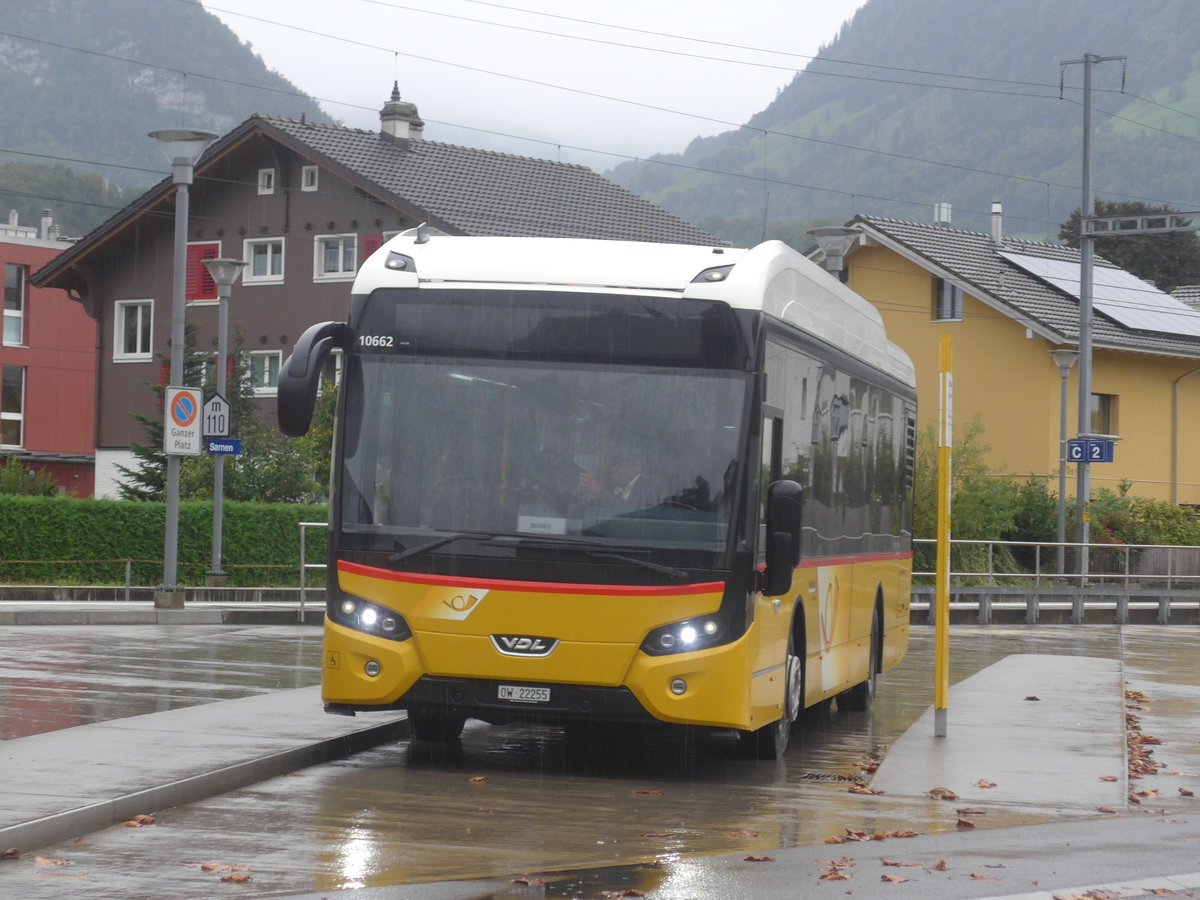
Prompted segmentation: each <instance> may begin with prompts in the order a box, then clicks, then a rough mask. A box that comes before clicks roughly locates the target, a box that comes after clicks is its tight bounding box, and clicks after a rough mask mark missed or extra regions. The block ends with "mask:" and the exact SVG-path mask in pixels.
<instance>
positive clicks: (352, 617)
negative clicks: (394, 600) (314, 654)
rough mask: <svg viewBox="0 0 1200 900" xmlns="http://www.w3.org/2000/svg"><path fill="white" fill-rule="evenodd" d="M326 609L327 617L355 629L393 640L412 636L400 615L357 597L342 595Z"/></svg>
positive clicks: (406, 638) (403, 639)
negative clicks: (327, 610)
mask: <svg viewBox="0 0 1200 900" xmlns="http://www.w3.org/2000/svg"><path fill="white" fill-rule="evenodd" d="M328 609H329V612H328V615H329V618H331V619H332V620H333V621H335V622H337V623H338V624H339V625H345V626H346V627H347V628H353V629H354V630H355V631H362V632H365V633H366V634H377V635H379V636H380V637H385V638H390V639H391V640H393V641H406V640H408V639H409V638H410V637H412V631H411V630H410V629H409V627H408V623H407V622H405V621H404V617H403V616H402V615H400V614H399V613H397V612H393V611H392V610H390V609H385V608H384V607H382V606H377V605H376V604H374V603H371V602H370V601H367V600H363V599H361V598H359V597H351V596H349V595H343V596H342V598H341V599H340V600H338V601H336V602H334V603H330V604H329V608H328Z"/></svg>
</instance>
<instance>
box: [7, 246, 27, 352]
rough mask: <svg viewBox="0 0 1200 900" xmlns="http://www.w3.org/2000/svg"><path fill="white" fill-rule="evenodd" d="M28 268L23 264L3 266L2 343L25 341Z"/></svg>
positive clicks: (11, 343)
mask: <svg viewBox="0 0 1200 900" xmlns="http://www.w3.org/2000/svg"><path fill="white" fill-rule="evenodd" d="M28 275H29V270H28V269H26V267H25V266H17V265H13V264H12V263H6V264H5V266H4V343H6V344H9V345H16V346H19V345H21V344H24V343H25V306H26V296H27V294H28Z"/></svg>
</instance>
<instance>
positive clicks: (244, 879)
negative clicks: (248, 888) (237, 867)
mask: <svg viewBox="0 0 1200 900" xmlns="http://www.w3.org/2000/svg"><path fill="white" fill-rule="evenodd" d="M253 880H254V878H253V876H250V875H244V874H239V875H222V876H221V881H222V882H224V883H225V884H249V883H250V882H251V881H253Z"/></svg>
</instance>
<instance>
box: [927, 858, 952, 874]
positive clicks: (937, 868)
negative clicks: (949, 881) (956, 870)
mask: <svg viewBox="0 0 1200 900" xmlns="http://www.w3.org/2000/svg"><path fill="white" fill-rule="evenodd" d="M929 868H930V870H931V871H934V872H948V871H950V867H949V866H948V865H946V861H945V860H944V859H939V860H938V861H937V862H935V863H934V864H933V865H932V866H930V867H929Z"/></svg>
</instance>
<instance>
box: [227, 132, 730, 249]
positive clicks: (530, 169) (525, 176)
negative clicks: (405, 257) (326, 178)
mask: <svg viewBox="0 0 1200 900" xmlns="http://www.w3.org/2000/svg"><path fill="white" fill-rule="evenodd" d="M251 121H256V122H257V123H259V124H260V125H261V126H262V127H263V129H264V131H266V132H267V133H268V134H274V135H276V136H279V137H281V138H283V139H284V142H285V143H288V144H293V145H294V144H302V145H303V146H304V147H306V148H308V150H309V151H310V153H312V154H314V155H315V159H316V160H317V161H324V162H326V163H327V164H328V165H330V166H332V167H333V168H335V169H340V170H342V172H343V173H345V174H350V173H354V174H357V175H358V176H359V177H360V178H362V179H364V180H366V181H368V182H370V183H371V184H373V185H376V186H377V187H378V188H379V189H381V192H382V193H383V194H385V195H389V196H391V197H393V198H396V199H398V200H403V201H406V202H405V205H406V206H407V207H408V208H410V209H411V208H412V207H417V208H418V209H421V210H424V211H425V212H427V213H428V216H429V218H430V219H431V221H440V222H441V223H443V225H444V226H448V227H449V228H450V229H452V230H454V231H456V232H458V233H461V234H469V235H503V236H520V237H556V238H603V239H611V240H633V241H653V242H658V243H677V244H714V243H723V242H721V241H718V240H717V239H716V238H714V237H713V236H712V235H710V234H708V233H707V232H705V231H702V230H701V229H699V228H696V227H695V226H694V225H691V224H689V223H687V222H685V221H683V220H682V219H680V218H678V217H677V216H675V215H673V214H671V213H669V212H667V211H666V210H664V209H662V208H660V207H658V206H655V205H654V204H652V203H650V202H648V201H646V200H643V199H642V198H641V197H639V196H637V195H636V194H634V193H632V192H630V191H628V190H626V189H625V188H623V187H621V186H619V185H617V184H614V183H613V182H611V181H609V180H608V179H606V178H604V177H602V176H601V175H598V174H596V173H595V172H593V171H592V170H591V169H589V168H586V167H585V166H578V165H569V164H566V163H560V162H554V161H551V160H546V159H533V158H531V157H526V156H514V155H512V154H508V153H496V152H494V151H489V150H478V149H475V148H472V147H459V146H457V145H454V144H442V143H438V142H435V141H426V140H420V139H418V140H412V141H408V142H406V143H402V144H396V143H393V142H391V141H389V140H386V139H384V138H382V137H380V135H379V133H378V132H373V131H362V130H359V129H355V128H343V127H340V126H336V125H324V124H318V123H313V122H298V121H296V120H294V119H283V118H277V117H274V116H256V117H255V118H254V119H253V120H251Z"/></svg>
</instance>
